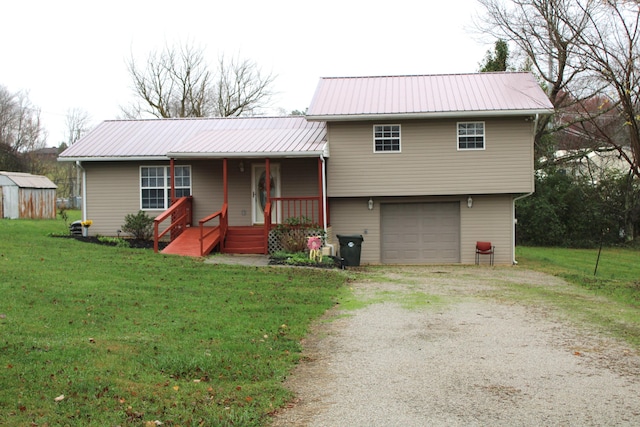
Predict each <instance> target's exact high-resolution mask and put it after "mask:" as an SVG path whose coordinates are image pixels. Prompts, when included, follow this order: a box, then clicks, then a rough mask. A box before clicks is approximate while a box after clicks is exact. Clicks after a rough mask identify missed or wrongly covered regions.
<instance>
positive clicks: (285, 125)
mask: <svg viewBox="0 0 640 427" xmlns="http://www.w3.org/2000/svg"><path fill="white" fill-rule="evenodd" d="M325 144H326V129H325V124H324V123H313V122H308V121H307V120H306V119H305V118H304V117H302V116H287V117H236V118H197V119H194V118H191V119H151V120H108V121H105V122H102V123H101V124H99V125H98V126H97V127H96V128H95V129H94V130H92V131H91V132H89V133H88V134H87V135H86V136H84V137H83V138H81V139H80V140H79V141H77V142H76V143H75V144H73V145H72V146H71V147H69V148H67V149H66V150H65V151H64V152H62V153H61V154H60V157H59V160H66V161H75V160H80V161H92V160H94V161H99V160H142V159H158V160H159V159H168V158H169V157H174V158H184V157H207V158H215V157H233V156H243V157H247V156H255V157H258V156H259V157H280V156H313V157H316V156H319V155H320V154H322V153H323V150H324V148H325Z"/></svg>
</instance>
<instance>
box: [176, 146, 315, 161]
mask: <svg viewBox="0 0 640 427" xmlns="http://www.w3.org/2000/svg"><path fill="white" fill-rule="evenodd" d="M324 153H325V150H324V147H323V149H322V150H318V151H272V152H268V153H265V152H259V151H256V152H246V153H238V152H232V153H181V152H170V153H167V156H168V157H171V158H174V159H224V158H243V159H246V158H256V159H264V158H265V157H269V158H273V157H279V158H282V157H289V158H302V157H319V156H322V155H323V154H324Z"/></svg>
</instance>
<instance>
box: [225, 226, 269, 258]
mask: <svg viewBox="0 0 640 427" xmlns="http://www.w3.org/2000/svg"><path fill="white" fill-rule="evenodd" d="M224 252H225V253H231V254H264V253H266V252H267V251H266V248H265V246H264V227H262V226H260V227H257V226H256V227H251V226H249V227H229V228H228V229H227V238H226V240H225V243H224Z"/></svg>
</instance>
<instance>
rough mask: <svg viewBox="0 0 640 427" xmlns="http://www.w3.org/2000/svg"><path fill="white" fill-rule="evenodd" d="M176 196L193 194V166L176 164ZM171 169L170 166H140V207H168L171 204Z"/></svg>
mask: <svg viewBox="0 0 640 427" xmlns="http://www.w3.org/2000/svg"><path fill="white" fill-rule="evenodd" d="M174 172H175V178H174V184H175V191H176V198H177V197H184V196H190V195H191V166H175V167H174ZM170 198H171V169H170V167H169V166H141V167H140V207H141V208H142V209H162V210H164V209H168V208H169V206H170V204H171V200H170Z"/></svg>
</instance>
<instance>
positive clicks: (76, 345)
mask: <svg viewBox="0 0 640 427" xmlns="http://www.w3.org/2000/svg"><path fill="white" fill-rule="evenodd" d="M76 217H77V213H74V212H70V221H72V220H74V219H77V218H76ZM65 232H66V226H65V224H64V222H63V221H62V220H57V221H28V220H0V272H1V276H0V294H1V295H2V296H3V298H2V300H0V385H1V386H0V414H2V420H3V421H2V423H4V424H3V425H14V426H22V425H32V424H33V425H51V426H53V425H71V426H73V425H77V426H80V425H82V426H91V425H93V426H105V425H123V426H125V425H144V423H146V422H152V421H155V420H159V421H161V422H162V423H163V425H165V426H172V425H200V424H201V423H203V425H243V426H252V425H255V426H259V425H264V424H265V422H267V420H268V414H269V413H270V412H272V411H273V410H275V409H276V408H278V407H280V406H282V405H283V404H285V403H286V401H287V400H288V399H290V398H291V396H290V394H289V392H288V391H287V390H286V389H285V388H284V387H283V385H282V382H283V379H284V378H285V377H286V376H287V374H288V373H289V372H290V371H291V369H292V368H293V367H294V365H295V363H296V362H297V361H298V359H299V357H300V351H301V348H300V339H301V338H302V337H303V336H304V335H305V334H306V332H307V330H308V327H309V325H310V323H311V322H312V321H313V320H314V319H317V318H318V317H319V316H321V315H322V314H323V313H324V312H325V311H326V310H327V309H328V308H330V307H332V306H333V305H334V304H335V302H336V301H337V300H338V299H339V298H340V296H341V295H343V294H344V293H345V292H347V289H346V287H345V286H344V282H345V280H346V276H345V275H344V274H342V273H341V272H337V271H335V272H334V271H327V270H315V269H289V268H279V267H263V268H250V267H240V266H225V265H213V264H205V263H203V262H202V261H201V260H198V259H192V258H184V257H177V256H164V255H161V254H154V253H153V251H150V250H140V249H129V248H121V247H107V246H102V245H92V244H87V243H83V242H79V241H75V240H73V239H62V238H56V237H50V234H51V233H54V234H60V233H65ZM61 395H64V399H62V400H60V401H55V398H56V397H58V396H61Z"/></svg>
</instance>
